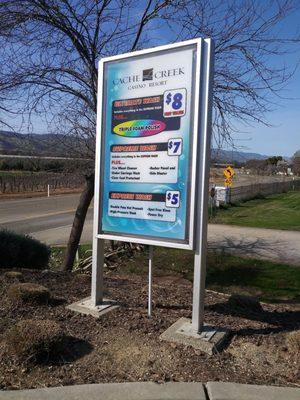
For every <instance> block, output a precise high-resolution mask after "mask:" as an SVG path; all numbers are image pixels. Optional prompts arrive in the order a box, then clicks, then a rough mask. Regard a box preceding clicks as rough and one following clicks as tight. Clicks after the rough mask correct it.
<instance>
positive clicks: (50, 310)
mask: <svg viewBox="0 0 300 400" xmlns="http://www.w3.org/2000/svg"><path fill="white" fill-rule="evenodd" d="M6 272H7V271H5V270H2V271H0V274H1V275H0V285H1V289H0V294H1V306H0V318H1V320H0V321H1V322H0V389H6V390H7V389H24V388H36V387H47V386H60V385H74V384H86V383H100V382H125V381H156V382H165V381H203V382H206V381H217V380H221V381H234V382H239V383H252V384H271V385H285V386H299V383H300V371H299V357H300V356H299V354H300V353H299V351H300V350H299V351H298V350H297V349H298V347H297V346H298V345H299V343H298V341H297V340H296V341H295V338H293V340H289V338H288V337H289V335H290V332H293V331H295V330H297V329H298V330H299V329H300V309H299V308H298V306H297V304H287V303H283V304H280V305H278V304H277V305H272V304H263V305H262V310H261V309H260V308H257V307H254V308H252V307H251V303H250V304H249V306H247V307H246V308H244V307H243V305H239V304H238V303H236V302H232V301H231V302H230V301H228V300H229V296H228V295H225V294H219V293H216V292H212V291H207V294H206V309H205V322H206V323H209V324H212V325H217V326H218V325H219V326H222V327H225V328H228V329H230V330H231V335H230V337H229V341H228V344H227V346H226V348H225V349H224V351H223V352H221V353H219V354H215V355H211V356H209V355H207V354H205V353H202V352H201V351H199V350H195V349H193V348H192V347H188V346H183V345H179V344H174V343H173V344H172V343H167V342H161V341H160V340H159V336H160V334H161V333H162V332H163V331H165V330H166V329H167V328H168V327H169V326H170V325H171V324H172V323H174V322H175V321H176V320H177V319H179V318H180V317H188V318H190V317H191V301H192V283H191V282H190V281H188V280H186V279H184V278H182V275H180V274H175V273H174V274H173V275H172V276H171V275H169V276H160V277H155V278H154V285H153V301H154V308H153V317H152V318H151V319H148V317H147V309H146V307H147V294H148V292H147V290H148V287H147V276H146V275H138V274H136V273H133V272H132V273H129V272H126V271H125V272H124V271H122V269H121V268H119V269H117V270H113V271H109V272H107V274H106V276H105V288H106V293H105V296H106V297H109V298H112V299H115V300H117V301H119V302H120V303H121V307H120V308H119V309H117V310H115V311H113V312H111V313H108V314H105V315H104V316H102V317H101V318H100V319H99V320H96V319H94V318H93V317H91V316H86V315H80V314H76V313H74V312H72V311H69V310H67V309H66V305H67V304H70V303H72V302H74V301H77V300H79V299H83V298H84V297H87V296H89V294H90V282H89V279H88V278H86V277H85V276H82V275H78V276H76V275H74V274H71V273H62V272H52V271H46V272H44V271H43V272H40V271H30V270H22V271H21V272H22V275H23V276H22V281H23V282H27V283H33V284H38V285H42V286H44V287H46V288H47V289H49V290H50V293H51V297H50V299H49V300H48V301H47V302H45V304H39V303H38V304H36V303H35V304H30V303H28V302H26V303H21V304H20V303H18V304H15V303H14V302H13V301H12V299H11V298H10V297H8V296H7V291H8V288H9V287H10V286H11V285H12V284H16V283H15V282H14V283H12V278H11V277H10V279H8V278H7V274H6ZM15 279H16V280H18V279H19V278H17V277H16V278H15ZM25 319H30V321H31V322H30V323H31V324H32V320H37V321H38V320H47V323H46V324H49V323H50V322H48V321H49V320H50V321H53V322H55V323H57V324H58V325H59V326H60V327H61V328H62V330H63V332H64V336H65V338H64V340H66V342H64V343H65V345H64V348H63V350H60V352H59V353H58V354H56V355H55V357H50V356H49V357H46V356H45V357H43V358H42V359H40V360H39V361H38V362H31V361H28V360H27V362H24V360H22V361H20V360H18V359H16V358H15V356H14V354H12V353H11V352H10V350H9V348H8V347H7V344H6V340H7V339H6V338H7V332H8V331H9V332H10V335H11V332H13V331H11V329H12V327H13V326H15V324H17V323H20V322H21V321H22V320H25ZM19 326H20V324H19ZM57 329H58V328H57ZM27 334H28V333H27ZM33 335H34V332H33Z"/></svg>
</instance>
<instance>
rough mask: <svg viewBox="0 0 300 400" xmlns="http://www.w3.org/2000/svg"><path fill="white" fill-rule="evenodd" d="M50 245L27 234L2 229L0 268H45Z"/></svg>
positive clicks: (0, 234) (0, 233)
mask: <svg viewBox="0 0 300 400" xmlns="http://www.w3.org/2000/svg"><path fill="white" fill-rule="evenodd" d="M50 253H51V250H50V247H48V246H47V245H45V244H43V243H41V242H39V241H38V240H36V239H33V238H31V237H30V236H27V235H19V234H17V233H14V232H10V231H7V230H0V255H1V256H0V268H33V269H34V268H36V269H42V268H45V267H46V266H47V264H48V262H49V258H50Z"/></svg>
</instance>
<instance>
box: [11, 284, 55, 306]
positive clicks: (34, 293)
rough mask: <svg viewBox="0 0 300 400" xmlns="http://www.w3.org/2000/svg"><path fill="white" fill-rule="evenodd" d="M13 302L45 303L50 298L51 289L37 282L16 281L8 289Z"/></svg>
mask: <svg viewBox="0 0 300 400" xmlns="http://www.w3.org/2000/svg"><path fill="white" fill-rule="evenodd" d="M7 296H8V297H9V299H10V300H11V301H12V302H13V303H29V304H45V303H48V301H49V299H50V292H49V290H48V289H47V288H46V287H45V286H42V285H38V284H36V283H15V284H13V285H11V286H10V287H9V288H8V290H7Z"/></svg>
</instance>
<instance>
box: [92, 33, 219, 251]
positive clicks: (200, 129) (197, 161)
mask: <svg viewBox="0 0 300 400" xmlns="http://www.w3.org/2000/svg"><path fill="white" fill-rule="evenodd" d="M191 45H193V46H195V48H196V60H195V82H193V86H194V88H195V90H194V99H193V100H194V101H193V104H192V107H193V109H192V114H193V121H192V122H193V126H192V133H191V136H192V145H193V147H192V149H191V155H192V163H191V171H190V194H189V196H190V204H188V205H187V207H188V210H187V216H188V229H189V232H188V242H183V241H182V240H178V241H177V240H176V239H165V238H154V237H149V238H147V237H141V236H138V237H135V236H131V235H126V234H111V233H104V232H100V230H99V227H100V225H101V223H100V219H101V211H100V208H101V204H100V203H101V196H102V193H101V177H102V176H103V173H102V171H103V164H104V161H103V160H102V158H103V157H102V149H101V145H102V143H103V137H102V129H103V128H102V127H103V117H104V116H103V109H104V100H103V87H104V85H103V81H104V66H105V63H108V62H111V61H119V60H125V59H129V58H133V57H137V56H143V55H148V54H151V55H153V53H158V54H159V53H161V52H164V51H166V50H168V51H170V50H172V49H174V50H178V49H181V48H184V47H189V46H191ZM207 46H208V48H207V49H206V51H205V49H204V48H205V47H207ZM208 58H209V59H210V58H211V40H210V39H193V40H188V41H185V42H181V43H175V44H171V45H166V46H159V47H155V48H152V49H146V50H141V51H136V52H133V53H126V54H122V55H117V56H112V57H107V58H103V59H101V60H100V62H99V78H98V105H97V135H96V163H95V196H94V229H93V236H94V239H97V240H104V239H106V240H118V241H124V242H132V243H141V244H146V245H154V246H163V247H171V248H180V249H186V250H194V249H195V247H196V244H195V233H196V230H197V228H196V225H197V224H196V223H195V216H196V213H197V209H199V208H201V207H205V205H204V204H203V200H202V201H200V202H199V201H197V202H196V201H195V200H196V196H197V198H198V199H199V195H200V194H201V192H202V191H203V189H204V187H205V188H206V183H205V182H206V181H207V179H205V176H206V175H207V173H208V172H207V168H206V165H209V158H210V155H209V154H208V151H207V149H206V146H205V142H206V140H203V139H204V137H206V138H207V141H208V142H210V129H209V127H208V126H207V124H203V121H207V120H208V118H207V112H208V110H209V109H210V103H211V98H210V96H206V95H205V94H204V93H203V92H205V91H206V89H205V82H206V81H207V79H209V76H211V73H212V69H211V68H212V65H211V63H209V64H208V62H207V60H208ZM202 87H203V88H204V89H205V90H204V91H203V90H200V88H202ZM203 102H205V104H203ZM201 122H202V123H201ZM200 165H201V168H203V166H204V168H205V170H204V171H203V172H205V173H204V174H203V173H199V176H198V177H197V166H200ZM199 178H200V179H199ZM197 187H198V190H196V188H197ZM201 198H203V196H201V195H200V199H201Z"/></svg>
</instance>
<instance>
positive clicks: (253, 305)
mask: <svg viewBox="0 0 300 400" xmlns="http://www.w3.org/2000/svg"><path fill="white" fill-rule="evenodd" d="M228 304H229V306H230V307H231V308H234V309H236V310H242V311H245V310H248V311H252V312H262V311H263V308H262V306H261V304H260V302H259V301H258V300H257V299H255V298H253V297H249V296H243V295H239V294H233V295H231V296H230V297H229V299H228Z"/></svg>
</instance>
